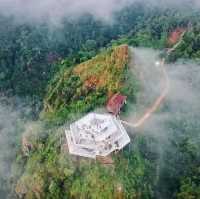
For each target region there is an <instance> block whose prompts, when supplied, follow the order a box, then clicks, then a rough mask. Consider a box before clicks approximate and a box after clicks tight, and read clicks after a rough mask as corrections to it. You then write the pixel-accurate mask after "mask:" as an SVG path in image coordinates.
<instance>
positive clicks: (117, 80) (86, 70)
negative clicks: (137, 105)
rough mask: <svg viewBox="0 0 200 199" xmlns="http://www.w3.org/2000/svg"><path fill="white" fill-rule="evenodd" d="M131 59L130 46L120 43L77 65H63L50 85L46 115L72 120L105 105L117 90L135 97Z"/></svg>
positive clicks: (59, 119) (46, 98)
mask: <svg viewBox="0 0 200 199" xmlns="http://www.w3.org/2000/svg"><path fill="white" fill-rule="evenodd" d="M128 61H129V50H128V46H127V45H121V46H117V47H113V48H109V49H107V50H105V51H103V52H101V53H100V54H99V55H97V56H96V57H94V58H92V59H91V60H89V61H86V62H83V63H81V64H79V65H77V66H75V67H71V68H67V67H64V68H63V69H61V71H60V72H59V73H58V74H57V75H56V76H55V78H54V79H53V80H52V81H51V83H50V85H49V87H48V90H47V95H46V97H45V99H44V111H43V116H45V118H48V119H56V121H61V120H67V119H71V118H73V117H74V115H76V114H79V113H85V112H89V111H91V110H93V109H95V108H97V107H99V106H104V105H105V103H106V101H107V100H108V98H109V97H110V96H111V95H112V94H114V93H116V92H121V93H123V94H129V95H131V96H132V98H133V96H134V93H136V89H134V86H133V85H130V81H129V78H130V77H129V76H130V75H128V73H127V71H128V67H127V64H128ZM134 90H135V91H134Z"/></svg>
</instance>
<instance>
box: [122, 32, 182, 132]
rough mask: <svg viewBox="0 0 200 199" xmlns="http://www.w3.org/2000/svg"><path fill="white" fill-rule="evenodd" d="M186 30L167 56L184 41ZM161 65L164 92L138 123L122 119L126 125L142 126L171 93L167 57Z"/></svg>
mask: <svg viewBox="0 0 200 199" xmlns="http://www.w3.org/2000/svg"><path fill="white" fill-rule="evenodd" d="M185 33H186V31H184V32H183V33H182V35H181V37H180V39H179V41H178V42H177V43H176V44H175V45H174V46H173V47H172V48H171V49H169V50H168V51H167V57H168V56H169V55H170V53H172V52H173V51H174V50H175V49H176V48H177V47H178V46H179V45H180V44H181V42H182V39H183V37H184V35H185ZM160 67H161V70H162V75H163V77H162V79H163V81H164V85H165V86H164V89H163V91H162V93H161V94H160V96H159V97H158V98H157V99H156V100H155V102H154V103H153V105H152V106H151V107H149V108H148V109H147V110H146V112H145V113H144V115H143V116H142V117H141V118H140V119H139V120H138V121H137V122H136V123H134V124H133V123H130V122H127V121H124V120H121V122H122V123H124V124H125V125H128V126H130V127H133V128H139V127H141V126H142V125H143V124H144V123H145V122H146V121H147V120H148V119H149V118H150V117H151V115H152V114H153V113H154V112H156V110H157V109H158V108H159V107H160V105H161V104H162V103H163V101H164V100H165V98H166V96H167V95H168V93H169V90H170V81H169V77H168V74H167V71H166V68H165V58H163V59H162V60H161V62H160Z"/></svg>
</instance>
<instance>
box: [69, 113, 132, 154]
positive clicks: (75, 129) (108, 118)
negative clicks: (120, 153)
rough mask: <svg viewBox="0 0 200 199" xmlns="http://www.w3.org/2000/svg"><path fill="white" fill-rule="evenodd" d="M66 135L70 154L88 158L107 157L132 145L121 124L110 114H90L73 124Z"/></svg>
mask: <svg viewBox="0 0 200 199" xmlns="http://www.w3.org/2000/svg"><path fill="white" fill-rule="evenodd" d="M65 134H66V138H67V143H68V148H69V153H71V154H73V155H78V156H82V157H88V158H96V157H97V156H103V157H106V156H108V155H109V154H110V153H112V152H113V151H117V150H121V149H122V148H124V147H125V146H126V145H127V144H128V143H130V138H129V136H128V134H127V132H126V130H125V128H124V127H123V125H122V124H121V122H120V121H119V120H118V119H117V118H116V117H115V116H113V115H110V114H97V113H89V114H88V115H86V116H85V117H83V118H82V119H80V120H78V121H76V122H74V123H72V124H71V125H70V130H65Z"/></svg>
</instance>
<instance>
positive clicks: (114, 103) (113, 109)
mask: <svg viewBox="0 0 200 199" xmlns="http://www.w3.org/2000/svg"><path fill="white" fill-rule="evenodd" d="M126 99H127V97H126V96H124V95H121V94H119V93H116V94H114V95H113V96H112V97H111V98H110V99H109V101H108V103H107V110H108V112H110V113H113V114H114V115H118V114H119V112H120V110H121V108H122V107H123V105H124V103H125V102H126Z"/></svg>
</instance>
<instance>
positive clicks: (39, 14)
mask: <svg viewBox="0 0 200 199" xmlns="http://www.w3.org/2000/svg"><path fill="white" fill-rule="evenodd" d="M134 3H143V4H144V5H146V6H155V7H159V8H162V7H163V8H164V7H165V8H167V7H181V6H183V5H184V4H188V3H189V4H190V5H192V6H193V7H195V6H196V5H199V2H198V0H178V1H173V0H168V1H166V0H101V1H96V0H85V1H83V0H57V1H56V0H43V1H40V0H29V1H27V0H0V14H2V15H4V16H8V17H10V16H12V17H14V18H15V19H16V20H17V21H23V22H40V23H41V22H48V23H50V24H54V25H58V24H60V23H61V22H62V20H63V19H73V18H79V17H81V16H82V15H84V14H90V15H92V16H94V17H95V18H97V19H100V20H103V21H104V22H108V23H110V22H112V21H113V19H114V18H113V16H114V14H115V13H116V12H119V11H121V10H122V9H123V8H125V7H128V6H131V5H132V4H134Z"/></svg>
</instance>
